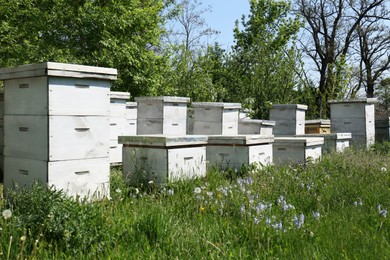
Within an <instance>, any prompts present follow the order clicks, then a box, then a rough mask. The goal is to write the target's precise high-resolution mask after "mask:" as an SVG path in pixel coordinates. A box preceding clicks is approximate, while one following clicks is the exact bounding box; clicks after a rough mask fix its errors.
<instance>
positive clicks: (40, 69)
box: [0, 62, 117, 80]
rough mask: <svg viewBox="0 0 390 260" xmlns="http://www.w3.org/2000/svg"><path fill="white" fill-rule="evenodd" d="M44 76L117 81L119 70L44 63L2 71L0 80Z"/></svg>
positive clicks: (0, 71)
mask: <svg viewBox="0 0 390 260" xmlns="http://www.w3.org/2000/svg"><path fill="white" fill-rule="evenodd" d="M43 75H47V76H59V77H71V78H88V79H91V78H92V79H103V80H115V79H117V70H116V69H112V68H104V67H95V66H85V65H77V64H67V63H57V62H43V63H36V64H28V65H22V66H18V67H12V68H3V69H0V80H7V79H15V78H29V77H38V76H43Z"/></svg>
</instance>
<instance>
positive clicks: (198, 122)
mask: <svg viewBox="0 0 390 260" xmlns="http://www.w3.org/2000/svg"><path fill="white" fill-rule="evenodd" d="M240 108H241V104H239V103H220V102H194V103H192V109H193V122H192V129H190V131H189V134H195V135H236V134H237V133H238V114H239V109H240Z"/></svg>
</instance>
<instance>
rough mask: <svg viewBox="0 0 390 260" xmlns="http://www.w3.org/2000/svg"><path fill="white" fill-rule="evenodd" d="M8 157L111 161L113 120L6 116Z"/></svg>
mask: <svg viewBox="0 0 390 260" xmlns="http://www.w3.org/2000/svg"><path fill="white" fill-rule="evenodd" d="M4 134H5V135H4V136H5V149H4V154H5V155H7V156H14V157H20V158H26V159H36V160H48V161H58V160H72V159H84V158H98V157H108V155H109V118H108V117H99V116H49V117H46V116H12V115H5V133H4Z"/></svg>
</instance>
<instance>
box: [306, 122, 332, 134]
mask: <svg viewBox="0 0 390 260" xmlns="http://www.w3.org/2000/svg"><path fill="white" fill-rule="evenodd" d="M329 133H330V120H325V119H317V120H306V121H305V134H329Z"/></svg>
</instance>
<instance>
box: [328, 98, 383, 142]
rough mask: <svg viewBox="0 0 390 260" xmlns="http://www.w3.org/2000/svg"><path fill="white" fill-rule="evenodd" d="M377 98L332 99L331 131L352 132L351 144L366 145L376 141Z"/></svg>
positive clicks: (330, 102)
mask: <svg viewBox="0 0 390 260" xmlns="http://www.w3.org/2000/svg"><path fill="white" fill-rule="evenodd" d="M375 103H376V99H374V98H366V99H351V100H330V101H329V104H330V117H331V122H332V125H331V132H332V133H340V132H350V133H352V140H351V144H352V145H354V146H357V147H366V148H368V147H369V146H370V145H372V144H374V143H375V105H374V104H375Z"/></svg>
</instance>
